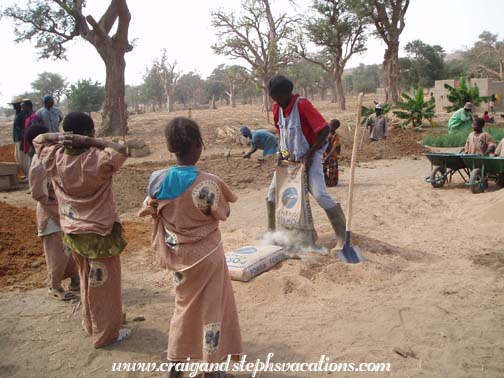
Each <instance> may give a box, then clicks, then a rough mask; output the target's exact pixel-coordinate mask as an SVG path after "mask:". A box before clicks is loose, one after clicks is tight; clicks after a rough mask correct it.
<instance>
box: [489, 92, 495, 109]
mask: <svg viewBox="0 0 504 378" xmlns="http://www.w3.org/2000/svg"><path fill="white" fill-rule="evenodd" d="M495 100H496V97H495V93H492V95H491V96H490V101H489V102H488V110H490V112H491V113H492V114H495Z"/></svg>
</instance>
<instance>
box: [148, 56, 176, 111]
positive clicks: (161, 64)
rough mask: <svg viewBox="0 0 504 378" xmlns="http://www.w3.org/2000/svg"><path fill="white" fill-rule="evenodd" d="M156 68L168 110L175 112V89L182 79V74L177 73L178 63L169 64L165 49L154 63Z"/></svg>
mask: <svg viewBox="0 0 504 378" xmlns="http://www.w3.org/2000/svg"><path fill="white" fill-rule="evenodd" d="M154 67H155V69H156V72H157V74H158V76H159V79H160V80H161V83H162V84H163V90H164V93H165V97H166V109H167V110H168V112H173V109H174V106H173V105H174V103H175V88H176V87H177V81H178V79H179V78H180V72H177V71H175V68H176V67H177V61H174V62H173V63H168V58H167V56H166V49H163V50H162V55H161V58H160V59H159V60H156V61H155V62H154Z"/></svg>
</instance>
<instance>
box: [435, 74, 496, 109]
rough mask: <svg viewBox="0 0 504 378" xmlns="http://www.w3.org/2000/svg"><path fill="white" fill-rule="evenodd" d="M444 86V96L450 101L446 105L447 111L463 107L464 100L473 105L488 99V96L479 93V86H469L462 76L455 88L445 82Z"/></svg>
mask: <svg viewBox="0 0 504 378" xmlns="http://www.w3.org/2000/svg"><path fill="white" fill-rule="evenodd" d="M444 87H445V88H446V89H447V90H448V94H447V95H446V98H447V99H448V101H450V102H451V103H452V105H450V106H447V107H446V111H447V112H454V111H456V110H459V109H460V108H463V107H464V105H465V103H466V102H471V103H472V104H473V105H474V106H478V105H480V104H481V103H482V102H483V101H484V102H488V101H489V97H488V96H480V95H479V88H478V86H477V85H473V86H469V85H468V84H467V79H466V78H465V77H464V76H462V77H461V78H460V80H459V84H458V87H457V88H454V87H452V86H451V85H449V84H445V85H444Z"/></svg>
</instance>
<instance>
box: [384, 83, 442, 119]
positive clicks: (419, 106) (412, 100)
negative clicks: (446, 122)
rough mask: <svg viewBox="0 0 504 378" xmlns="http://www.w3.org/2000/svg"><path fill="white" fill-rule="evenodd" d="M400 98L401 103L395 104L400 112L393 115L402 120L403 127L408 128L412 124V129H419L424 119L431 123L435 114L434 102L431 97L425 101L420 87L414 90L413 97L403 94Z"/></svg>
mask: <svg viewBox="0 0 504 378" xmlns="http://www.w3.org/2000/svg"><path fill="white" fill-rule="evenodd" d="M402 98H403V101H399V102H398V103H397V106H399V108H400V109H401V110H397V111H394V115H395V116H396V117H398V118H400V119H403V120H404V122H403V124H402V125H403V127H406V126H408V125H409V124H410V123H411V124H413V127H420V126H421V125H422V121H423V120H424V119H427V120H429V122H431V123H432V118H434V116H435V114H436V111H435V107H436V100H434V97H431V98H430V99H429V100H427V101H425V99H424V91H423V87H422V86H421V85H420V86H418V87H417V88H416V89H415V91H414V95H413V96H410V95H409V94H407V93H403V94H402Z"/></svg>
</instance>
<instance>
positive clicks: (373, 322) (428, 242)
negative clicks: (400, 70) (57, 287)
mask: <svg viewBox="0 0 504 378" xmlns="http://www.w3.org/2000/svg"><path fill="white" fill-rule="evenodd" d="M193 114H194V113H193ZM158 139H160V138H159V136H158ZM152 140H156V138H154V135H153V136H152ZM156 143H159V146H162V142H159V141H158V142H156ZM160 148H161V147H160ZM225 150H226V149H225V147H222V148H221V152H223V151H225ZM236 153H237V154H239V153H240V152H239V151H238V152H236ZM159 154H160V155H159V156H157V155H155V156H151V160H154V161H159V162H150V163H149V162H148V161H149V160H148V159H145V162H144V163H141V164H135V162H134V161H130V163H129V165H128V166H127V167H125V168H124V169H123V170H122V171H121V172H120V173H119V176H118V179H117V180H116V184H115V185H116V186H115V191H116V196H117V202H118V204H119V207H120V209H121V214H122V215H121V217H122V219H123V220H125V221H127V222H126V229H127V237H128V239H129V240H130V245H129V248H128V251H126V252H125V253H124V255H123V257H122V263H123V300H124V310H125V312H126V314H127V325H128V326H129V327H131V328H132V329H133V334H132V337H131V338H130V339H128V340H127V341H125V342H124V343H122V344H119V345H116V346H111V347H107V348H104V349H103V350H94V349H93V348H92V346H91V342H90V340H89V339H88V338H86V337H85V336H84V333H83V331H81V328H80V313H79V310H78V309H75V304H63V303H60V302H56V301H53V300H51V299H49V298H47V296H46V294H45V289H43V288H35V289H30V290H20V289H19V288H16V287H12V286H10V287H4V288H2V289H0V306H1V308H2V310H3V311H2V314H1V315H0V354H1V355H2V359H1V362H0V376H9V377H35V376H37V377H38V376H44V377H45V376H48V377H49V376H50V377H68V376H72V377H88V376H94V377H136V376H141V377H158V376H160V374H159V373H143V374H138V373H130V374H127V373H114V372H111V367H112V363H113V362H139V361H143V362H149V361H152V362H162V361H163V360H164V351H165V349H166V342H167V333H168V328H169V321H170V316H171V313H172V311H173V293H172V289H173V286H172V279H171V275H170V274H169V273H168V272H166V271H163V270H160V269H158V267H157V265H156V263H155V259H154V256H153V252H152V251H151V249H150V246H149V243H148V240H149V229H150V221H149V220H140V219H138V218H136V217H135V216H134V211H135V209H136V208H137V206H138V199H139V198H140V199H141V198H142V196H143V194H142V193H143V190H144V185H145V179H146V177H147V176H148V173H149V172H150V171H152V170H154V169H156V168H157V167H160V166H163V165H164V164H165V163H164V162H163V161H162V160H168V159H169V157H167V156H165V155H162V152H161V149H160V150H159ZM212 154H214V155H215V154H217V152H216V151H212V152H211V153H210V152H208V156H207V158H206V160H204V161H202V162H201V164H202V167H203V166H204V167H205V169H210V170H211V169H215V170H216V172H215V173H218V174H219V175H221V176H226V175H227V177H226V180H228V181H229V182H230V184H231V185H232V186H233V188H234V189H235V190H236V192H237V193H238V195H239V197H240V199H239V201H238V203H236V204H235V205H233V207H232V214H231V217H230V219H229V220H228V221H227V222H225V223H223V224H222V227H221V228H222V231H223V236H224V241H225V247H226V250H231V249H233V248H236V247H239V246H242V245H244V244H250V243H253V242H254V240H255V239H256V238H258V237H260V236H261V233H262V231H263V230H264V228H265V224H266V211H265V207H264V197H265V194H266V186H265V184H266V183H267V182H268V175H269V174H270V171H269V164H271V163H269V162H265V163H259V162H256V161H255V160H252V161H250V162H243V161H242V160H241V159H238V158H232V159H231V160H232V163H229V162H228V163H226V164H227V165H229V166H230V168H229V172H227V171H226V170H225V169H224V168H225V164H224V161H225V159H222V158H221V159H217V158H216V157H215V156H214V157H213V158H212V157H211V156H212ZM417 155H418V153H415V157H414V158H412V157H411V156H410V155H408V154H406V156H410V157H407V158H401V159H394V160H384V159H382V160H370V161H367V162H361V163H360V165H359V168H358V170H357V173H356V192H355V205H354V218H353V219H354V220H353V242H354V244H355V245H358V246H359V247H360V248H361V250H362V251H363V255H364V257H365V259H366V261H365V262H364V263H362V264H359V265H356V266H350V265H345V264H343V263H341V262H339V261H338V260H337V259H336V258H335V257H333V256H313V255H310V256H309V257H307V258H304V259H300V260H287V261H285V262H283V263H281V264H280V265H278V266H277V267H275V268H274V269H272V270H271V271H269V272H266V273H264V274H262V275H260V276H258V277H257V278H255V279H253V280H252V281H250V282H249V283H239V282H234V283H233V287H234V290H235V295H236V299H237V303H238V308H239V314H240V322H241V326H242V335H243V340H244V348H245V351H246V353H247V355H248V356H249V359H257V358H261V359H263V360H264V359H265V357H266V355H267V354H268V353H269V352H273V353H275V356H274V360H275V361H276V362H280V361H285V362H288V361H299V362H303V361H310V362H311V361H318V360H319V359H320V356H321V355H326V356H328V357H329V358H330V359H331V361H337V362H390V363H391V364H392V371H391V372H390V373H376V374H372V373H362V374H359V373H347V374H345V373H338V374H336V375H337V376H341V377H361V376H362V377H368V376H376V377H397V378H405V377H429V378H430V377H457V378H459V377H461V378H473V377H492V378H493V377H495V378H497V377H502V376H504V297H503V295H502V292H503V290H504V278H503V273H504V253H503V251H502V248H500V245H502V244H503V242H504V236H503V235H502V223H503V222H504V216H503V215H502V214H503V213H502V209H504V192H501V191H498V190H497V188H496V187H495V185H493V186H491V187H490V189H489V190H488V191H487V192H485V193H484V194H480V195H473V194H471V193H470V191H469V190H468V189H467V188H466V187H465V186H464V185H463V183H462V182H461V181H460V180H458V179H455V181H454V182H453V183H451V184H450V185H449V186H448V187H445V188H443V189H438V190H437V189H433V188H431V187H430V185H428V184H426V183H424V182H423V178H424V177H426V176H427V175H428V173H429V169H430V165H429V163H428V161H427V160H426V159H424V158H421V157H420V158H419V157H417ZM221 156H222V155H221ZM235 161H236V162H235ZM245 169H251V172H252V174H253V175H254V176H255V178H256V179H255V180H254V181H252V182H248V183H247V182H244V183H240V182H239V180H240V179H241V177H242V176H241V173H240V172H242V171H244V170H245ZM343 169H344V171H343V172H342V175H341V185H340V186H339V187H337V188H332V189H330V192H331V194H332V195H333V196H334V197H335V198H337V199H338V200H340V201H341V202H342V204H343V206H344V207H345V206H346V192H347V186H348V174H347V173H348V171H347V169H346V167H343ZM231 176H232V177H231ZM121 196H122V197H121ZM0 198H1V199H2V200H4V201H6V202H8V203H11V204H15V205H16V206H21V205H29V204H30V203H31V207H33V203H32V202H31V201H30V200H29V195H28V194H27V193H26V191H17V192H11V193H2V195H1V196H0ZM313 211H314V218H315V222H316V228H317V231H318V233H319V236H320V242H321V244H323V245H325V246H327V247H331V246H332V245H333V243H334V240H333V238H332V233H331V229H330V225H329V223H328V221H327V218H326V217H325V215H324V213H323V211H322V210H321V209H320V208H319V207H318V205H316V204H313ZM39 269H43V267H41V268H39ZM41 276H42V275H41ZM138 316H143V317H145V321H140V322H137V321H133V319H134V318H135V317H138ZM397 349H399V350H402V351H407V352H408V353H409V354H410V356H409V357H401V356H400V355H399V354H398V353H396V352H395V351H394V350H397ZM240 376H243V377H245V376H247V375H245V374H242V375H240ZM287 376H299V377H303V376H304V377H308V376H310V377H313V376H327V373H319V374H312V375H306V374H297V375H293V374H278V373H274V374H271V373H269V374H262V375H261V377H263V378H264V377H287Z"/></svg>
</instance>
